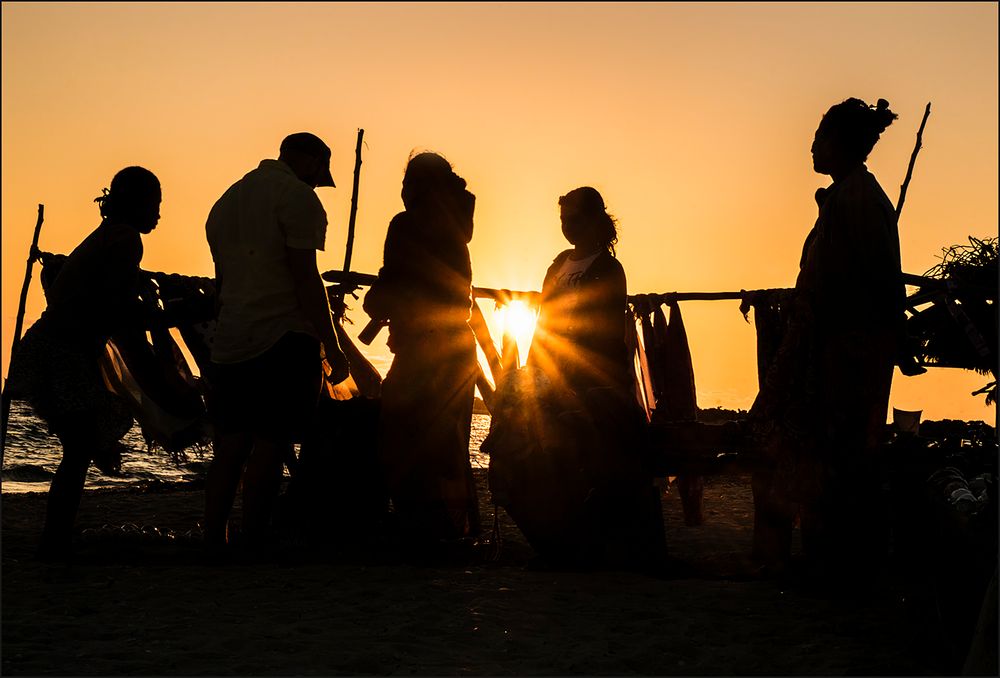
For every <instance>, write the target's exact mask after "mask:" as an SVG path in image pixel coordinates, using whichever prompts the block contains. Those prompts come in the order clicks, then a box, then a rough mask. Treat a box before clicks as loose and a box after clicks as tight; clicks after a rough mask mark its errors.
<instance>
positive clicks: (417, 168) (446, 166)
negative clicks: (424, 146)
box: [400, 151, 476, 243]
mask: <svg viewBox="0 0 1000 678" xmlns="http://www.w3.org/2000/svg"><path fill="white" fill-rule="evenodd" d="M400 196H401V197H402V199H403V206H404V207H405V208H406V210H407V211H408V212H422V213H425V214H434V215H436V216H446V217H448V218H447V219H446V220H444V221H443V222H442V225H443V224H444V222H447V223H448V224H450V225H451V226H453V227H457V228H458V233H456V234H454V235H457V236H458V237H460V238H461V239H462V240H463V241H464V242H466V243H467V242H469V241H470V240H471V239H472V216H473V212H474V210H475V204H476V196H474V195H473V194H472V193H470V192H469V191H468V190H466V182H465V179H463V178H462V177H460V176H459V175H458V174H456V173H455V170H454V168H453V167H452V165H451V163H450V162H448V161H447V160H446V159H445V158H444V157H443V156H441V155H439V154H438V153H433V152H429V151H425V152H422V153H418V154H416V155H413V156H411V157H410V160H409V161H408V162H407V163H406V171H405V172H404V173H403V188H402V190H401V192H400Z"/></svg>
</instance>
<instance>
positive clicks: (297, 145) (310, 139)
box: [280, 132, 337, 187]
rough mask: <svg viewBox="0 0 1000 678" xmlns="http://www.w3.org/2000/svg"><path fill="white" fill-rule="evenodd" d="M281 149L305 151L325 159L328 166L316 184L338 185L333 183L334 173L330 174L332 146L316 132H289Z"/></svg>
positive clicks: (284, 150) (295, 151) (282, 150)
mask: <svg viewBox="0 0 1000 678" xmlns="http://www.w3.org/2000/svg"><path fill="white" fill-rule="evenodd" d="M280 151H281V152H282V153H285V152H286V151H291V152H294V153H303V154H305V155H310V156H312V157H314V158H320V159H322V160H325V161H326V167H325V168H324V169H323V173H322V174H321V175H320V178H319V183H318V184H316V185H317V186H333V187H336V186H337V184H335V183H333V175H332V174H330V147H329V146H327V145H326V144H325V143H323V140H322V139H320V138H319V137H318V136H316V135H315V134H310V133H309V132H296V133H295V134H289V135H288V136H287V137H285V139H284V140H283V141H282V142H281V149H280Z"/></svg>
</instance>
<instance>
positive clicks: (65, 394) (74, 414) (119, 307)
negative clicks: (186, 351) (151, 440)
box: [10, 167, 161, 559]
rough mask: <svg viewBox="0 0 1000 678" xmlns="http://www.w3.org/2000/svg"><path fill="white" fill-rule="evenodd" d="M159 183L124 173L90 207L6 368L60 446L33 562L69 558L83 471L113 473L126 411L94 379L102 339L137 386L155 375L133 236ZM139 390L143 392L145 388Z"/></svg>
mask: <svg viewBox="0 0 1000 678" xmlns="http://www.w3.org/2000/svg"><path fill="white" fill-rule="evenodd" d="M160 200H161V192H160V182H159V180H158V179H157V178H156V176H155V175H154V174H153V173H152V172H150V171H149V170H147V169H144V168H142V167H126V168H125V169H123V170H121V171H120V172H118V173H117V174H116V175H115V176H114V178H113V179H112V181H111V188H110V191H106V192H105V195H104V196H103V197H101V198H98V199H97V200H95V202H98V203H99V205H100V211H101V217H102V220H101V224H100V226H98V227H97V229H96V230H94V231H93V232H92V233H91V234H90V235H89V236H87V238H86V239H84V240H83V242H81V243H80V244H79V245H78V246H77V247H76V249H74V250H73V251H72V253H70V255H69V256H68V257H67V258H66V260H65V261H64V262H63V263H62V265H61V268H60V269H59V272H58V274H57V275H56V276H55V278H54V279H52V278H51V274H47V273H46V272H45V271H43V283H44V285H43V286H44V287H45V288H46V290H45V292H46V301H47V306H46V309H45V311H44V312H43V313H42V315H41V317H40V318H39V319H38V321H37V322H36V323H35V324H34V325H32V326H31V328H29V329H28V331H27V332H26V333H25V336H24V339H23V340H22V341H21V343H20V344H19V346H18V351H17V353H16V354H15V355H14V356H13V359H12V361H11V366H10V383H11V387H12V388H11V390H12V392H15V393H16V395H17V396H18V397H24V398H25V399H26V400H28V402H29V403H30V404H31V407H32V409H33V410H34V412H35V414H36V415H37V416H38V417H39V418H41V419H42V420H44V421H45V422H46V423H47V424H48V426H49V430H50V431H51V432H52V433H53V434H55V435H56V436H57V437H58V438H59V441H60V442H61V443H62V447H63V455H62V460H61V461H60V463H59V468H58V470H57V471H56V474H55V477H54V478H53V479H52V485H51V487H50V488H49V495H48V504H47V508H46V514H45V527H44V531H43V533H42V539H41V544H40V546H39V550H38V555H39V557H41V558H43V559H51V558H61V557H65V556H68V555H69V554H70V548H71V544H72V534H73V524H74V522H75V520H76V513H77V509H78V508H79V506H80V499H81V496H82V494H83V487H84V483H85V481H86V477H87V469H88V468H89V466H90V463H91V461H93V462H94V463H95V465H96V466H97V467H98V468H99V469H101V470H102V471H104V472H107V473H115V472H117V471H118V469H119V468H120V464H121V457H120V453H119V451H118V448H117V443H118V441H119V440H120V439H121V438H122V436H124V435H125V434H126V433H127V432H128V431H129V429H130V428H131V427H132V424H133V420H132V416H131V414H130V413H129V409H128V406H127V404H126V402H125V401H124V400H123V399H122V398H120V397H118V396H117V395H115V394H114V393H112V392H111V391H110V390H109V389H108V388H107V386H106V385H105V381H104V379H103V377H102V374H101V359H102V356H104V354H105V351H106V350H107V349H106V345H107V342H108V340H109V339H111V338H112V337H114V339H115V341H116V343H118V344H120V345H121V346H122V347H123V348H124V347H127V348H129V349H130V353H131V354H132V356H133V361H132V364H131V365H130V368H131V369H132V370H133V372H138V374H136V375H135V376H136V377H137V378H145V377H146V375H147V374H148V373H151V372H153V373H155V371H156V367H155V359H154V358H153V357H152V353H151V351H150V350H149V345H148V344H147V342H146V340H145V336H144V332H145V326H144V324H143V323H144V318H143V312H142V307H141V304H140V302H139V263H140V261H141V260H142V238H141V235H143V234H146V233H150V232H151V231H152V230H153V229H154V228H156V224H157V223H158V222H159V220H160ZM146 381H147V383H150V382H149V380H148V379H146Z"/></svg>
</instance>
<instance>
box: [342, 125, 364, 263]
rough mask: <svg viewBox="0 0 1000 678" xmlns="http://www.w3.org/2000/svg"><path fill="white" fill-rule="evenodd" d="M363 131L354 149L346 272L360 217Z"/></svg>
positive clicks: (345, 256)
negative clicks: (356, 225) (359, 194)
mask: <svg viewBox="0 0 1000 678" xmlns="http://www.w3.org/2000/svg"><path fill="white" fill-rule="evenodd" d="M364 136H365V131H364V130H363V129H359V130H358V146H357V148H355V149H354V189H353V191H352V192H351V216H350V218H349V219H348V220H347V253H346V254H345V255H344V270H345V271H350V270H351V254H352V253H353V252H354V222H355V220H356V219H357V216H358V184H359V183H360V181H361V139H362V138H363V137H364Z"/></svg>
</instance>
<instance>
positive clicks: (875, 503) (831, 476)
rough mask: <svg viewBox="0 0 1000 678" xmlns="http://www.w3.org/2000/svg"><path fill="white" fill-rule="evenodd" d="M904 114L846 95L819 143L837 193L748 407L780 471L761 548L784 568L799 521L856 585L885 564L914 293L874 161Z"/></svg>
mask: <svg viewBox="0 0 1000 678" xmlns="http://www.w3.org/2000/svg"><path fill="white" fill-rule="evenodd" d="M896 117H897V116H896V114H895V113H893V112H892V111H891V110H890V109H889V104H888V102H887V101H885V100H884V99H879V100H878V103H877V105H875V106H870V105H868V104H866V103H865V102H864V101H862V100H860V99H847V100H846V101H843V102H841V103H839V104H837V105H835V106H833V107H831V108H830V109H829V110H828V111H827V112H826V114H825V115H824V116H823V118H822V119H821V120H820V123H819V127H818V128H817V130H816V135H815V138H814V140H813V144H812V157H813V168H814V169H815V171H816V172H818V173H820V174H826V175H829V176H830V177H831V178H832V179H833V184H832V185H830V186H829V187H827V188H821V189H819V190H818V191H817V193H816V201H817V203H818V204H819V216H818V218H817V220H816V223H815V225H814V226H813V228H812V231H811V232H810V233H809V235H808V236H807V238H806V241H805V245H804V246H803V250H802V258H801V262H800V270H799V275H798V278H797V280H796V283H795V292H794V298H793V300H792V302H791V304H790V306H789V307H788V308H786V309H785V310H786V312H787V318H788V321H787V325H786V326H785V330H784V334H783V337H782V341H781V344H780V346H779V348H778V350H777V353H776V355H775V357H774V358H773V359H772V361H771V364H770V366H769V368H768V372H767V375H766V378H765V380H764V384H763V385H762V387H761V390H760V393H759V394H758V396H757V399H756V401H755V403H754V405H753V407H752V408H751V411H750V417H751V420H752V421H754V422H755V423H756V426H757V427H758V428H757V430H758V431H759V432H762V435H763V440H764V441H765V442H764V444H765V449H766V450H767V452H768V453H769V454H768V456H769V459H770V460H771V461H772V462H773V466H772V467H771V468H770V469H768V470H766V471H764V472H762V473H758V474H757V475H756V477H755V478H754V491H755V499H756V503H757V517H756V526H755V539H754V551H755V556H756V557H757V558H759V559H760V560H761V561H763V563H764V564H765V565H770V566H774V567H776V568H778V569H781V568H783V567H784V566H785V565H786V564H787V559H788V553H789V547H790V541H791V528H792V523H793V521H794V519H795V515H796V513H797V514H798V516H799V519H800V521H801V529H802V548H803V553H804V555H805V557H806V560H807V563H808V564H810V566H815V568H816V569H817V571H818V572H819V573H821V574H824V575H831V576H833V578H834V579H835V580H849V581H857V578H858V577H864V576H867V575H868V574H871V570H872V568H873V566H874V565H875V564H876V563H877V562H878V559H879V558H881V557H882V556H884V555H885V548H886V542H885V538H886V535H885V524H884V520H883V518H882V515H881V512H882V510H883V507H882V506H881V502H880V497H879V485H880V480H879V471H880V468H879V464H880V458H879V449H880V444H881V440H880V438H881V434H882V430H883V428H884V426H885V423H886V414H887V409H888V403H889V390H890V386H891V383H892V373H893V366H894V364H895V356H896V355H897V342H898V338H899V336H900V330H901V327H902V322H903V320H904V314H903V302H904V298H905V291H904V288H903V282H902V274H901V269H900V254H899V233H898V230H897V225H896V211H895V208H894V207H893V205H892V202H890V200H889V198H888V197H887V196H886V194H885V191H883V190H882V187H881V186H880V185H879V183H878V181H877V180H876V178H875V176H874V175H872V173H871V172H869V171H868V168H867V167H866V166H865V161H866V160H867V158H868V155H869V153H871V151H872V149H873V148H874V146H875V143H876V142H877V141H878V139H879V136H880V135H881V134H882V132H883V131H885V129H886V128H887V127H888V126H889V125H891V124H892V122H893V120H895V119H896Z"/></svg>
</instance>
